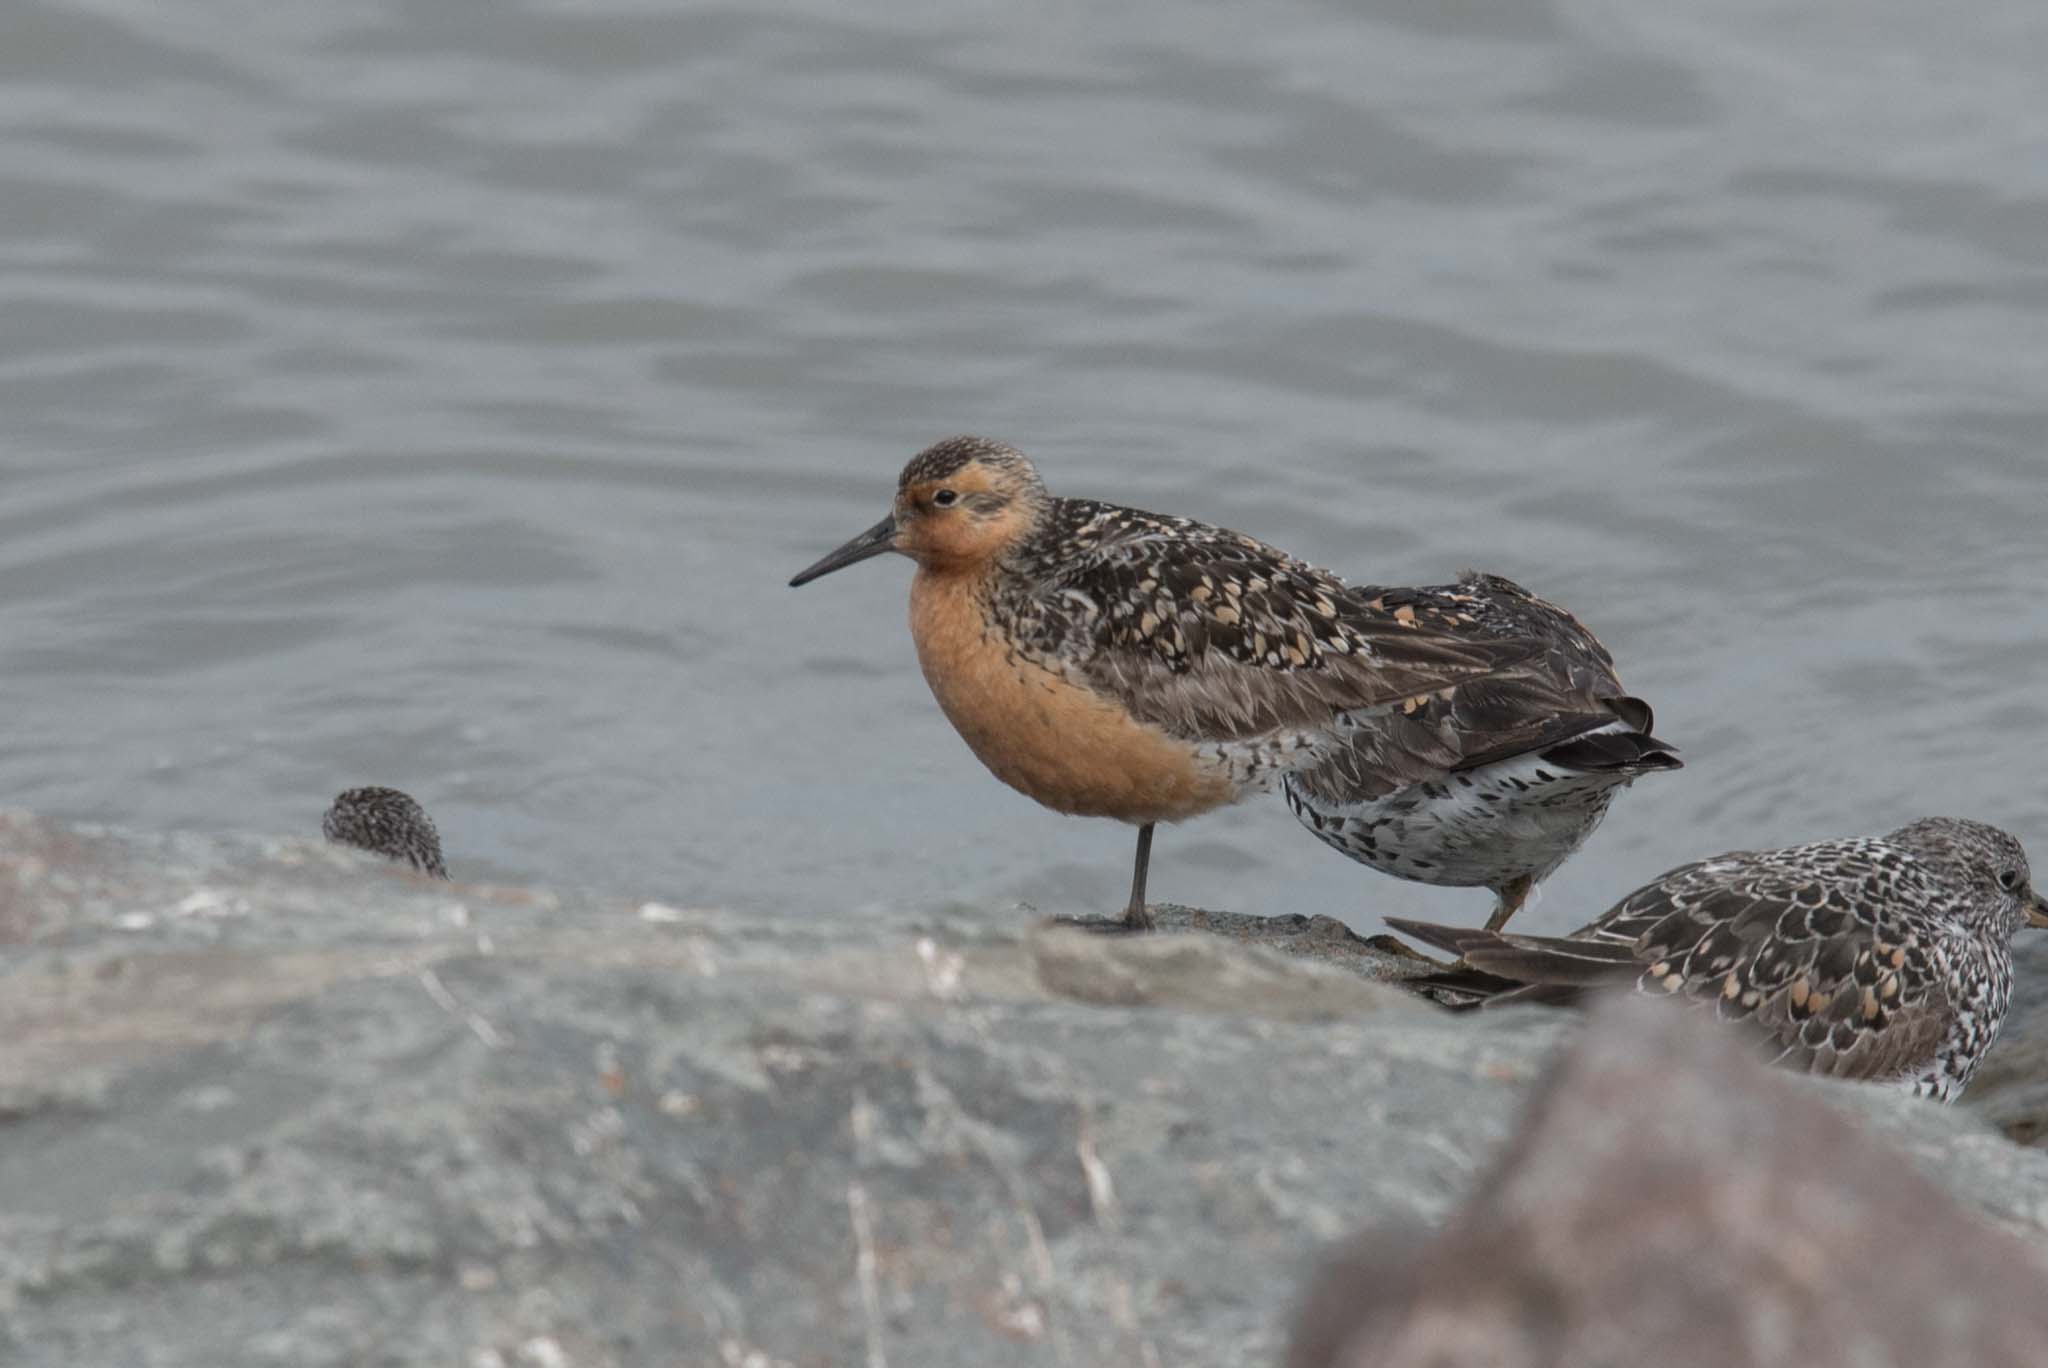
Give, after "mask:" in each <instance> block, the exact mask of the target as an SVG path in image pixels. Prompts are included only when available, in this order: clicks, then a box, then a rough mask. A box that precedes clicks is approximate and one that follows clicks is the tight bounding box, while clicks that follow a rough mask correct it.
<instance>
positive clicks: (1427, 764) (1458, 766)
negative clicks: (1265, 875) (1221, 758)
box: [1282, 573, 1680, 931]
mask: <svg viewBox="0 0 2048 1368" xmlns="http://www.w3.org/2000/svg"><path fill="white" fill-rule="evenodd" d="M1359 592H1360V593H1363V594H1365V595H1367V596H1369V597H1370V598H1371V599H1372V600H1373V601H1374V602H1376V603H1378V604H1379V605H1380V606H1381V607H1382V608H1383V609H1384V610H1386V611H1388V612H1391V613H1394V614H1396V615H1398V616H1404V617H1407V618H1410V619H1412V620H1414V621H1416V622H1418V623H1422V624H1424V625H1425V626H1427V627H1429V628H1432V629H1434V631H1435V632H1436V633H1437V634H1438V635H1442V636H1450V637H1460V636H1465V637H1480V638H1484V637H1496V638H1500V639H1503V640H1507V639H1514V640H1522V641H1534V642H1538V643H1541V647H1542V651H1541V654H1540V655H1538V656H1537V657H1536V658H1535V659H1534V660H1532V661H1531V662H1529V664H1528V666H1527V667H1526V668H1525V669H1523V670H1521V671H1518V672H1517V673H1515V674H1513V675H1510V676H1503V677H1500V678H1495V679H1489V680H1485V681H1482V682H1478V683H1474V684H1470V685H1467V686H1465V687H1463V688H1460V689H1458V690H1457V691H1456V692H1454V693H1452V694H1450V695H1448V696H1447V697H1432V698H1431V699H1429V700H1428V701H1427V702H1426V703H1425V704H1424V705H1423V706H1422V707H1420V708H1417V709H1415V710H1414V711H1412V712H1405V711H1404V712H1395V713H1383V714H1380V715H1378V716H1373V717H1365V718H1359V719H1356V720H1354V721H1352V722H1351V723H1349V724H1347V725H1346V726H1344V727H1342V728H1341V729H1340V731H1339V740H1340V742H1341V744H1338V745H1335V746H1332V747H1330V748H1328V749H1327V750H1325V751H1324V752H1323V753H1322V756H1321V758H1320V760H1319V761H1318V762H1317V763H1315V764H1312V765H1305V766H1301V767H1298V768H1295V769H1292V770H1290V771H1289V772H1288V774H1287V776H1286V778H1285V780H1284V782H1283V785H1282V788H1283V790H1284V792H1285V794H1286V797H1287V805H1288V807H1290V808H1292V809H1293V810H1294V815H1295V816H1296V817H1297V818H1299V819H1300V821H1301V824H1302V825H1303V826H1305V827H1307V828H1308V829H1309V830H1310V831H1312V832H1313V833H1315V835H1316V838H1317V839H1318V840H1320V841H1322V842H1323V843H1324V844H1325V845H1328V846H1331V847H1333V848H1335V849H1337V850H1341V851H1343V852H1344V853H1345V854H1346V855H1349V856H1350V857H1351V858H1352V859H1354V860H1357V861H1360V862H1361V863H1363V864H1367V865H1370V866H1372V867H1373V868H1374V869H1377V870H1379V871H1381V872H1382V873H1385V874H1392V875H1394V876H1395V877H1397V878H1402V879H1412V880H1414V881H1416V882H1417V883H1426V884H1438V885H1446V886H1450V887H1457V888H1470V887H1474V886H1480V887H1485V888H1490V889H1492V890H1493V891H1494V895H1495V897H1496V899H1497V901H1496V903H1495V905H1494V910H1493V915H1492V917H1490V918H1489V919H1488V921H1487V923H1486V929H1487V930H1489V931H1498V930H1499V929H1500V928H1501V927H1502V926H1505V925H1506V924H1507V920H1508V918H1509V917H1512V916H1513V915H1514V914H1515V912H1516V910H1517V909H1519V908H1520V907H1521V906H1522V904H1523V902H1524V901H1525V900H1526V899H1527V898H1528V896H1529V893H1530V891H1531V890H1532V889H1533V888H1534V887H1535V886H1536V885H1537V884H1538V883H1539V882H1541V881H1542V880H1543V879H1546V878H1548V877H1549V876H1550V874H1551V873H1552V871H1554V870H1555V869H1556V868H1557V867H1558V866H1559V865H1561V864H1563V863H1564V862H1565V861H1566V860H1567V859H1569V858H1570V857H1571V856H1572V854H1573V853H1574V852H1575V851H1577V850H1578V848H1579V847H1580V846H1582V845H1584V844H1585V842H1586V838H1587V837H1588V836H1591V835H1592V834H1593V829H1594V828H1595V827H1597V826H1599V825H1600V820H1601V818H1603V817H1605V816H1606V815H1607V807H1608V804H1609V803H1611V802H1612V801H1613V800H1614V795H1615V794H1617V793H1619V792H1620V791H1621V790H1622V789H1624V788H1626V787H1628V785H1629V784H1630V783H1632V782H1634V780H1635V779H1636V777H1637V776H1638V775H1642V774H1647V773H1649V772H1650V771H1652V770H1666V769H1678V768H1680V764H1679V760H1678V757H1677V756H1676V755H1675V754H1674V753H1673V752H1674V751H1675V750H1676V747H1674V746H1671V745H1668V744H1666V743H1665V742H1663V741H1659V740H1658V739H1657V738H1656V737H1654V736H1652V735H1651V734H1650V728H1651V713H1650V705H1649V704H1647V703H1645V702H1643V701H1642V700H1641V699H1639V698H1633V697H1630V696H1629V695H1628V694H1627V692H1626V691H1624V690H1623V688H1622V686H1621V680H1620V678H1619V677H1618V676H1617V675H1616V674H1615V671H1614V658H1613V657H1612V656H1610V655H1609V654H1608V653H1607V649H1606V648H1605V647H1604V646H1602V645H1601V644H1600V643H1599V641H1598V640H1597V639H1595V637H1594V636H1593V634H1592V633H1591V632H1589V631H1587V630H1586V628H1585V626H1584V625H1583V624H1581V623H1580V622H1579V620H1578V619H1577V618H1575V617H1573V616H1572V615H1571V614H1570V613H1567V612H1566V611H1564V609H1562V608H1559V607H1557V606H1556V605H1555V604H1550V603H1545V602H1544V601H1543V600H1542V599H1540V598H1537V597H1536V596H1535V595H1534V594H1531V593H1530V592H1529V591H1528V590H1526V589H1524V588H1522V586H1520V585H1519V584H1516V583H1514V582H1513V581H1511V580H1505V579H1502V578H1500V577H1499V576H1497V575H1480V574H1473V573H1467V574H1466V575H1464V576H1463V577H1462V578H1460V579H1459V581H1458V582H1457V583H1456V584H1444V585H1432V586H1430V587H1427V588H1420V589H1361V590H1360V591H1359Z"/></svg>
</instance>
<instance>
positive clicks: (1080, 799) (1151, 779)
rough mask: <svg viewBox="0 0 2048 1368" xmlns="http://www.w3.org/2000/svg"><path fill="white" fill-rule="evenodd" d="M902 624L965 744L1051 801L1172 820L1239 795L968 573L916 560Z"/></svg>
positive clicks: (1206, 760)
mask: <svg viewBox="0 0 2048 1368" xmlns="http://www.w3.org/2000/svg"><path fill="white" fill-rule="evenodd" d="M910 633H911V637H912V639H913V640H914V641H915V642H916V643H917V659H918V664H919V665H920V666H921V667H922V668H923V670H924V677H925V681H926V682H927V683H928V684H930V685H931V690H932V694H933V696H935V697H936V698H937V699H938V700H939V706H940V707H941V708H942V709H944V710H945V714H946V717H947V719H948V720H949V721H951V722H952V724H953V726H954V728H955V729H956V730H957V731H958V732H959V733H960V736H961V739H963V740H964V741H966V742H967V745H968V748H969V749H971V750H972V751H973V752H974V753H975V755H976V756H977V757H979V759H980V760H981V762H982V763H983V764H984V765H986V766H988V768H989V770H990V771H991V772H992V773H994V775H995V776H996V777H997V778H998V779H1000V780H1002V781H1003V782H1004V783H1006V784H1008V785H1009V786H1010V787H1012V788H1014V789H1016V790H1017V791H1018V792H1020V793H1023V794H1025V795H1027V796H1028V797H1031V798H1033V799H1036V800H1037V801H1038V802H1040V803H1043V804H1045V806H1047V807H1049V808H1053V809H1055V810H1057V811H1060V812H1070V813H1076V814H1079V815H1082V816H1090V817H1116V818H1120V819H1122V820H1124V821H1127V822H1156V821H1177V820H1179V819H1180V818H1183V817H1192V816H1194V815H1195V814H1197V813H1201V812H1206V811H1208V810H1209V809H1211V808H1213V807H1217V806H1219V805H1221V804H1223V803H1227V802H1229V801H1231V800H1232V799H1233V798H1235V797H1237V796H1238V789H1239V785H1238V784H1237V783H1236V782H1234V780H1233V778H1232V775H1231V773H1230V771H1229V768H1228V766H1226V765H1224V764H1221V763H1219V762H1218V761H1217V760H1216V759H1215V758H1214V756H1213V755H1205V754H1204V753H1203V748H1202V747H1200V746H1199V745H1197V744H1196V743H1192V742H1188V741H1182V740H1179V739H1177V738H1175V737H1172V736H1169V735H1168V734H1167V733H1166V732H1164V731H1162V730H1160V729H1159V728H1158V727H1155V726H1152V725H1150V724H1147V723H1143V722H1139V721H1137V720H1136V719H1134V718H1133V717H1132V716H1131V714H1130V712H1129V711H1128V710H1127V709H1126V708H1124V707H1123V706H1122V705H1121V704H1120V703H1119V702H1118V701H1117V700H1115V699H1113V698H1110V697H1108V696H1106V695H1104V694H1102V693H1100V692H1098V691H1097V690H1095V689H1094V688H1092V687H1090V686H1089V685H1088V684H1087V683H1086V682H1085V680H1084V679H1083V677H1082V674H1081V670H1080V668H1079V667H1080V666H1081V665H1082V664H1083V663H1084V662H1079V661H1068V660H1062V659H1059V658H1057V657H1052V656H1044V655H1041V654H1038V653H1037V652H1033V651H1027V650H1025V649H1022V648H1021V647H1020V646H1019V644H1018V642H1017V640H1016V637H1015V634H1014V633H1013V632H1012V631H1011V630H1009V629H1008V628H1007V626H1006V624H1005V623H1004V622H1003V621H1001V620H1000V617H999V615H997V614H996V613H994V612H993V611H992V610H991V605H990V603H989V600H988V596H987V595H986V593H985V592H984V590H983V587H982V586H981V585H980V584H979V583H978V582H977V581H976V580H975V579H974V578H973V577H971V576H966V575H944V574H933V573H931V572H928V571H925V570H922V569H920V570H919V571H918V573H917V577H916V578H915V579H914V580H913V581H912V583H911V590H910ZM1211 749H1212V750H1213V748H1211Z"/></svg>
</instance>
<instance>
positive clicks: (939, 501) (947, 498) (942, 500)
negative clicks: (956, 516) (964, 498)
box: [932, 489, 960, 508]
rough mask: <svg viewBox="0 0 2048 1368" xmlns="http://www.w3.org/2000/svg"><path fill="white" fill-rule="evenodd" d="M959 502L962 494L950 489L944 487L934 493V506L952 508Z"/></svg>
mask: <svg viewBox="0 0 2048 1368" xmlns="http://www.w3.org/2000/svg"><path fill="white" fill-rule="evenodd" d="M959 502H960V496H959V495H958V494H955V493H954V492H953V491H952V490H950V489H942V490H940V491H939V492H938V493H936V494H934V495H932V507H934V508H951V507H952V506H953V505H954V504H956V503H959Z"/></svg>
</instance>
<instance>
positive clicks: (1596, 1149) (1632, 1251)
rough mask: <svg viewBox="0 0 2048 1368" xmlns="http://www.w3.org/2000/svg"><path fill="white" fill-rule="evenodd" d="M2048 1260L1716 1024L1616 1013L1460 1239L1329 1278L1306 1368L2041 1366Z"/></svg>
mask: <svg viewBox="0 0 2048 1368" xmlns="http://www.w3.org/2000/svg"><path fill="white" fill-rule="evenodd" d="M2044 1345H2048V1264H2044V1262H2043V1260H2042V1257H2041V1251H2039V1250H2038V1249H2035V1248H2030V1247H2029V1246H2027V1245H2025V1244H2023V1243H2022V1242H2021V1241H2019V1240H2017V1239H2014V1238H2013V1237H2012V1236H2011V1235H2009V1234H2006V1233H2005V1232H2003V1231H2000V1230H1997V1229H1995V1228H1993V1227H1992V1226H1991V1225H1990V1223H1988V1222H1987V1221H1985V1220H1984V1219H1983V1218H1982V1217H1980V1216H1978V1215H1976V1214H1975V1213H1972V1212H1970V1211H1967V1210H1966V1209H1965V1208H1964V1207H1963V1206H1962V1205H1961V1204H1960V1203H1958V1202H1957V1201H1956V1200H1955V1199H1954V1198H1953V1197H1951V1196H1950V1195H1949V1194H1948V1193H1946V1192H1944V1191H1942V1190H1941V1189H1940V1188H1938V1187H1937V1186H1936V1185H1935V1184H1934V1183H1933V1182H1932V1181H1930V1180H1928V1179H1927V1178H1924V1177H1922V1176H1921V1175H1920V1174H1919V1173H1916V1172H1915V1171H1914V1170H1913V1168H1912V1166H1911V1165H1910V1164H1909V1163H1908V1162H1907V1160H1906V1159H1905V1158H1903V1157H1902V1156H1900V1155H1899V1154H1897V1153H1895V1152H1894V1151H1893V1150H1892V1149H1891V1147H1890V1146H1889V1145H1887V1144H1885V1143H1883V1142H1882V1141H1881V1140H1880V1139H1879V1138H1878V1137H1877V1136H1876V1135H1875V1134H1874V1133H1873V1132H1872V1129H1871V1128H1870V1127H1869V1126H1867V1125H1864V1124H1861V1123H1860V1122H1858V1121H1857V1120H1855V1119H1852V1118H1851V1117H1848V1116H1845V1115H1843V1114H1841V1113H1840V1112H1839V1111H1837V1110H1836V1109H1834V1108H1831V1107H1829V1106H1828V1105H1827V1104H1826V1103H1825V1102H1823V1101H1822V1100H1821V1099H1820V1098H1819V1097H1817V1096H1815V1095H1813V1093H1812V1091H1811V1090H1810V1089H1808V1090H1802V1089H1800V1088H1798V1087H1796V1086H1794V1084H1793V1083H1792V1081H1791V1080H1790V1079H1788V1078H1787V1077H1785V1076H1783V1075H1777V1076H1773V1075H1771V1074H1769V1073H1767V1072H1766V1071H1765V1070H1764V1069H1763V1068H1762V1067H1760V1066H1759V1065H1757V1064H1756V1063H1754V1062H1752V1061H1751V1060H1749V1059H1747V1058H1745V1057H1743V1056H1742V1055H1741V1054H1739V1053H1738V1052H1737V1051H1736V1050H1735V1049H1734V1047H1733V1045H1732V1044H1731V1042H1730V1041H1728V1040H1727V1039H1725V1038H1723V1037H1720V1036H1717V1035H1715V1034H1713V1033H1712V1032H1711V1031H1710V1030H1708V1029H1705V1024H1704V1023H1702V1022H1701V1021H1699V1020H1698V1019H1697V1018H1694V1017H1689V1016H1686V1015H1682V1014H1680V1013H1675V1012H1668V1011H1659V1010H1657V1009H1656V1008H1655V1007H1654V1006H1653V1005H1651V1004H1644V1003H1635V1002H1616V1003H1612V1004H1609V1005H1608V1006H1607V1007H1605V1008H1603V1009H1602V1012H1601V1013H1600V1015H1599V1016H1598V1017H1596V1018H1595V1020H1594V1021H1593V1022H1592V1023H1591V1025H1590V1026H1589V1028H1588V1030H1587V1032H1586V1033H1585V1035H1584V1037H1583V1038H1582V1039H1581V1040H1580V1041H1579V1042H1578V1043H1577V1044H1576V1045H1575V1046H1574V1047H1573V1048H1572V1049H1571V1050H1570V1051H1569V1052H1568V1055H1567V1057H1566V1059H1565V1061H1564V1063H1563V1064H1562V1066H1561V1067H1560V1068H1559V1069H1558V1070H1557V1072H1556V1074H1555V1075H1554V1076H1553V1077H1552V1078H1551V1079H1550V1080H1549V1081H1548V1082H1547V1083H1546V1084H1545V1086H1544V1087H1543V1088H1542V1090H1541V1095H1540V1096H1539V1098H1538V1100H1537V1102H1536V1104H1535V1105H1534V1107H1533V1108H1532V1109H1531V1112H1530V1115H1529V1118H1528V1121H1527V1122H1526V1124H1525V1125H1524V1127H1523V1129H1522V1130H1521V1131H1519V1132H1518V1133H1517V1134H1516V1135H1515V1137H1514V1138H1513V1139H1512V1140H1510V1141H1509V1142H1508V1145H1507V1150H1506V1154H1505V1155H1504V1157H1503V1158H1502V1160H1501V1162H1500V1165H1499V1167H1498V1168H1497V1169H1496V1170H1495V1171H1494V1172H1493V1174H1492V1175H1491V1176H1490V1177H1488V1178H1487V1179H1486V1180H1485V1181H1484V1182H1483V1183H1482V1184H1481V1185H1480V1188H1479V1190H1478V1192H1477V1193H1476V1194H1475V1195H1474V1196H1473V1198H1472V1200H1471V1201H1470V1202H1469V1203H1468V1204H1467V1206H1466V1207H1465V1208H1464V1209H1462V1210H1461V1211H1459V1212H1458V1213H1457V1214H1456V1215H1455V1216H1453V1217H1452V1219H1451V1220H1450V1221H1449V1223H1448V1224H1447V1226H1446V1228H1445V1229H1444V1230H1443V1232H1442V1233H1441V1234H1438V1235H1435V1236H1428V1235H1424V1236H1422V1237H1421V1238H1418V1233H1417V1232H1416V1231H1415V1230H1414V1229H1413V1228H1412V1227H1407V1226H1397V1227H1394V1228H1390V1229H1382V1230H1381V1231H1379V1232H1377V1233H1376V1234H1374V1235H1372V1236H1370V1237H1368V1238H1366V1239H1364V1240H1362V1241H1361V1242H1359V1243H1358V1244H1357V1245H1356V1246H1354V1247H1353V1248H1352V1249H1350V1250H1349V1251H1347V1252H1346V1253H1345V1254H1344V1255H1342V1256H1341V1257H1340V1258H1339V1259H1337V1260H1336V1261H1335V1262H1334V1263H1333V1265H1332V1266H1331V1267H1330V1268H1329V1269H1327V1270H1326V1271H1325V1272H1324V1274H1323V1275H1322V1276H1321V1278H1320V1280H1319V1283H1318V1286H1317V1287H1316V1289H1315V1291H1314V1293H1313V1295H1312V1296H1311V1298H1310V1300H1309V1302H1308V1304H1307V1305H1306V1306H1305V1307H1304V1310H1303V1315H1302V1320H1301V1324H1300V1327H1299V1330H1298V1334H1297V1339H1296V1343H1295V1346H1294V1350H1293V1353H1292V1355H1291V1357H1290V1364H1291V1365H1292V1368H1459V1366H1460V1365H1471V1368H1480V1366H1481V1365H1485V1368H1545V1365H1553V1364H1570V1365H1573V1368H1633V1365H1637V1364H1641V1363H1645V1362H1649V1361H1654V1362H1656V1363H1657V1364H1659V1365H1661V1368H1777V1365H1780V1364H1794V1363H1796V1364H1800V1365H1802V1368H2031V1365H2034V1364H2038V1363H2040V1362H2041V1357H2042V1347H2043V1346H2044Z"/></svg>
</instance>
